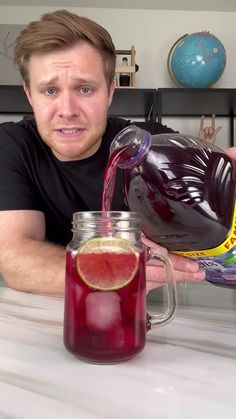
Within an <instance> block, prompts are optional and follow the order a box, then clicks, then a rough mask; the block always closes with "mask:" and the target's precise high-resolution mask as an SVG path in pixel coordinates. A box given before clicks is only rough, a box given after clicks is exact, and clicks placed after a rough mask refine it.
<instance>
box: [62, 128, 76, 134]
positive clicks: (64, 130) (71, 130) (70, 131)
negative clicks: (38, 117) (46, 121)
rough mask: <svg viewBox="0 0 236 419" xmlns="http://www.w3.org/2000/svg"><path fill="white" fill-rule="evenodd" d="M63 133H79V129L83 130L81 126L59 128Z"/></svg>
mask: <svg viewBox="0 0 236 419" xmlns="http://www.w3.org/2000/svg"><path fill="white" fill-rule="evenodd" d="M59 131H60V132H62V134H77V133H78V132H79V131H81V130H80V129H79V128H62V129H59Z"/></svg>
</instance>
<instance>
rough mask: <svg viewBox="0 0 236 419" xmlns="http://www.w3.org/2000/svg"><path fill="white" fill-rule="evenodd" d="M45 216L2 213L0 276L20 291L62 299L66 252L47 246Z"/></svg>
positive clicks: (31, 212) (10, 212) (41, 214)
mask: <svg viewBox="0 0 236 419" xmlns="http://www.w3.org/2000/svg"><path fill="white" fill-rule="evenodd" d="M44 239H45V219H44V215H43V213H41V212H39V211H31V210H16V211H1V212H0V272H1V273H2V274H3V277H4V279H5V281H6V283H7V284H8V285H9V286H10V287H12V288H15V289H17V290H21V291H26V292H32V293H39V294H47V295H53V296H63V294H64V283H65V248H64V247H60V246H56V245H53V244H51V243H48V242H45V241H44Z"/></svg>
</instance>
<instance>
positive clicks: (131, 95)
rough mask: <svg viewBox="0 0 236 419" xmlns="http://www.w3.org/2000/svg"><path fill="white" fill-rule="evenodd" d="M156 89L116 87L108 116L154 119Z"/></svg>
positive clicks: (155, 112)
mask: <svg viewBox="0 0 236 419" xmlns="http://www.w3.org/2000/svg"><path fill="white" fill-rule="evenodd" d="M156 93H157V90H156V89H135V88H132V87H131V88H116V89H115V93H114V97H113V102H112V104H111V106H110V108H109V111H108V113H109V115H110V116H120V117H124V118H145V119H146V120H149V119H152V120H156V117H157V108H156V105H157V95H156Z"/></svg>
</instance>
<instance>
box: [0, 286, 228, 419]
mask: <svg viewBox="0 0 236 419" xmlns="http://www.w3.org/2000/svg"><path fill="white" fill-rule="evenodd" d="M62 319H63V300H61V299H55V298H48V297H43V296H38V295H31V294H26V293H23V292H17V291H13V290H11V289H9V288H6V287H5V286H4V285H3V284H2V286H0V419H38V418H40V419H42V418H43V419H44V418H45V419H54V418H55V419H77V418H78V419H131V418H134V419H190V418H191V419H198V418H199V419H200V418H201V419H210V418H214V419H222V418H227V419H235V418H236V313H235V311H233V310H222V309H221V310H220V309H219V310H217V309H212V308H211V309H208V310H207V309H203V308H197V307H194V308H193V307H192V308H191V307H180V309H179V312H178V314H177V317H176V319H175V320H174V321H172V322H171V323H170V324H168V325H167V326H165V327H161V328H159V329H157V330H155V331H152V332H149V334H148V341H147V344H146V346H145V349H144V351H143V352H142V353H141V354H139V355H138V356H137V357H136V358H134V359H132V360H130V361H128V362H125V363H121V364H117V365H93V364H87V363H84V362H82V361H79V360H78V359H76V358H74V357H73V356H72V355H71V354H70V353H69V352H67V351H66V350H65V349H64V346H63V342H62Z"/></svg>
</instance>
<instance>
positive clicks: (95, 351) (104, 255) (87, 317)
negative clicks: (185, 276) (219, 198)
mask: <svg viewBox="0 0 236 419" xmlns="http://www.w3.org/2000/svg"><path fill="white" fill-rule="evenodd" d="M72 231H73V238H72V241H71V242H70V243H69V244H68V246H67V250H66V278H65V308H64V345H65V347H66V348H67V349H68V350H69V351H70V352H72V353H73V354H74V355H75V356H77V357H79V358H80V359H83V360H85V361H89V362H94V363H104V364H105V363H116V362H121V361H125V360H127V359H130V358H132V357H133V356H135V355H136V354H138V353H139V352H140V351H141V350H142V349H143V347H144V345H145V342H146V332H147V330H149V329H151V328H152V327H153V326H155V325H158V324H160V323H162V324H163V323H166V322H167V321H169V320H171V319H172V318H173V316H174V314H175V310H176V305H177V299H176V286H175V279H174V275H173V270H172V265H171V262H170V260H169V259H168V257H167V256H166V255H160V254H158V253H157V251H156V250H153V249H152V250H151V249H149V248H147V247H146V246H144V245H143V243H142V241H141V230H140V218H139V216H138V215H137V214H136V213H134V212H128V211H127V212H126V211H123V212H121V211H120V212H119V211H109V212H102V211H94V212H89V211H87V212H77V213H74V214H73V230H72ZM150 259H155V260H156V263H161V264H163V265H164V267H165V270H166V287H167V292H168V308H167V310H166V312H165V313H163V314H156V315H153V314H147V313H146V263H147V261H148V260H150Z"/></svg>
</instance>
